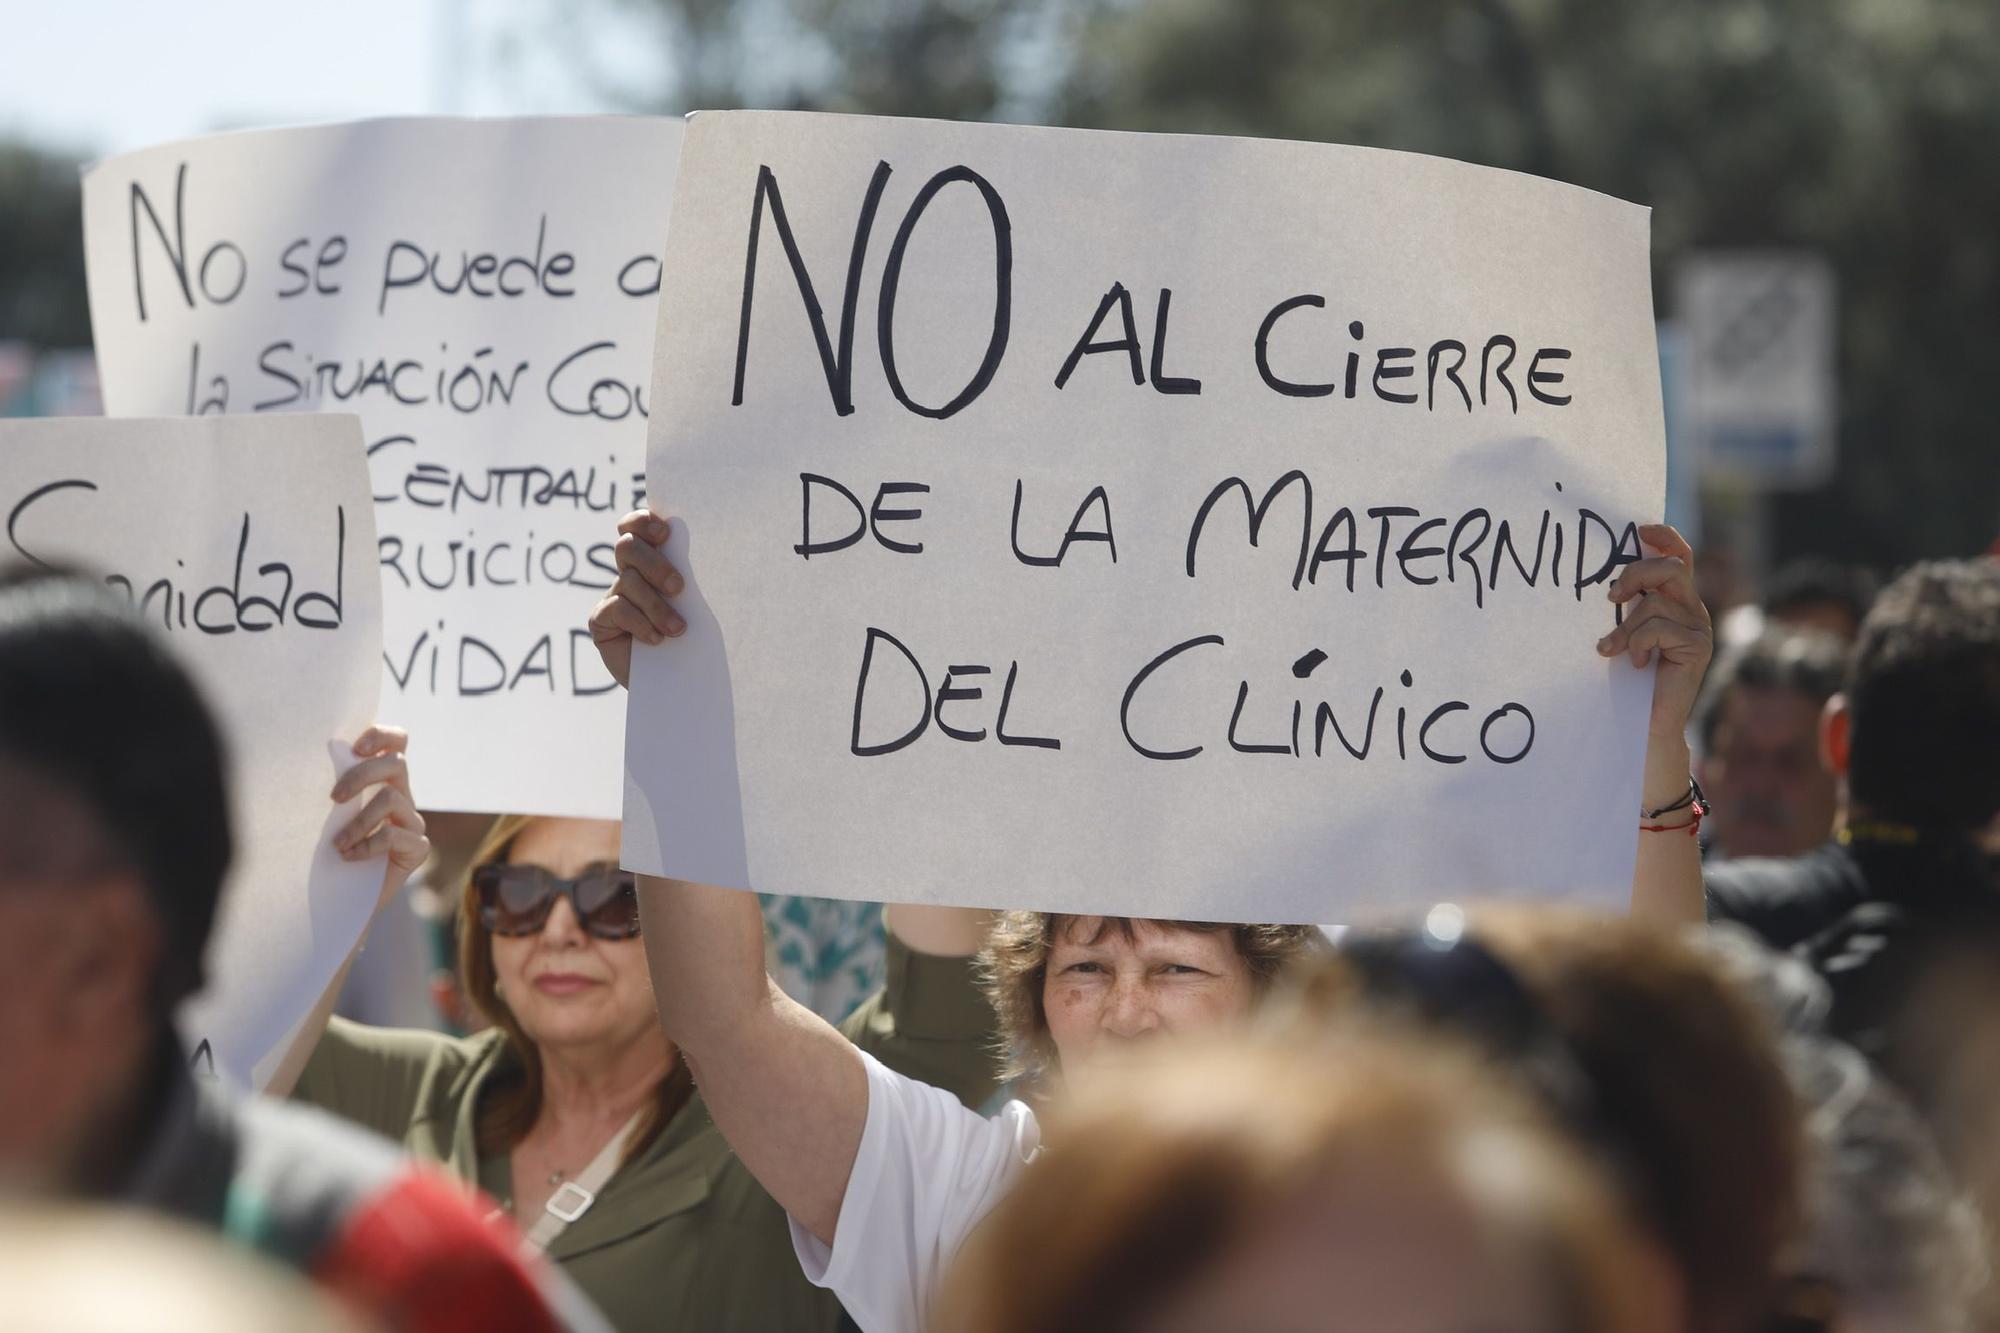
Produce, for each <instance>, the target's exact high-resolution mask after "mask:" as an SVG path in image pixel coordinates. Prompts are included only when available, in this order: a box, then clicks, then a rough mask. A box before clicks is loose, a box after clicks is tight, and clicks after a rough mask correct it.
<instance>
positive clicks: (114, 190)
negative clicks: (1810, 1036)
mask: <svg viewBox="0 0 2000 1333" xmlns="http://www.w3.org/2000/svg"><path fill="white" fill-rule="evenodd" d="M680 134H681V122H679V121H677V120H667V119H638V118H633V119H626V118H578V119H543V120H496V121H466V120H385V121H371V122H365V123H361V124H352V125H328V126H318V127H313V128H307V129H295V130H273V131H258V132H254V133H245V134H227V135H220V136H216V137H213V138H205V139H197V140H192V141H189V142H186V143H178V144H169V145H166V146H163V147H159V148H152V149H148V150H146V151H144V152H139V153H132V154H129V155H127V156H123V157H118V158H113V159H111V160H110V161H108V162H105V163H102V164H100V165H99V166H97V167H95V168H94V169H92V170H91V171H90V172H89V174H88V175H87V176H86V177H85V180H84V223H85V238H86V246H87V253H88V258H89V265H90V296H91V320H92V324H93V326H94V328H95V329H96V335H97V354H98V359H99V364H100V367H101V372H102V376H103V382H104V397H105V402H106V404H107V406H108V408H109V409H110V410H111V411H112V412H113V413H115V414H121V415H123V414H174V413H188V414H195V413H209V412H296V411H302V410H332V411H344V412H356V413H359V414H360V416H361V420H362V425H363V428H364V429H365V431H366V434H367V440H368V450H369V462H370V469H371V471H372V473H373V482H374V494H375V501H376V505H377V522H378V524H379V525H380V528H381V534H382V536H381V549H380V563H381V571H382V583H383V595H384V598H385V603H386V605H385V615H386V622H385V635H384V645H383V700H384V704H383V711H384V718H385V720H387V721H390V722H395V723H399V724H402V725H404V726H407V727H408V728H409V729H410V732H411V744H412V754H413V756H414V759H413V762H414V763H415V765H416V766H417V767H418V768H419V770H420V771H421V772H422V774H423V790H422V792H421V793H420V795H421V796H422V797H423V800H424V802H425V804H426V805H427V806H431V807H434V808H439V809H449V810H492V811H531V812H536V813H543V814H563V815H584V816H595V817H600V818H607V819H608V818H614V817H616V815H617V813H618V807H619V785H618V768H617V763H616V760H615V759H614V758H613V756H614V755H616V753H617V747H618V740H619V735H620V728H621V727H622V726H623V718H624V697H623V692H622V691H619V690H618V689H617V688H616V686H615V684H614V683H613V682H612V680H611V678H610V677H609V676H608V675H606V674H605V672H604V669H603V667H602V665H601V664H600V663H599V661H598V658H597V654H596V652H595V651H594V650H593V649H592V647H591V644H590V637H589V635H588V633H587V632H586V631H585V630H584V628H583V626H584V621H585V619H586V618H587V617H588V615H589V613H590V607H591V604H592V603H593V602H594V601H595V600H596V599H597V598H598V597H599V596H601V595H602V593H603V591H604V590H605V589H607V588H609V587H610V585H611V580H612V579H613V577H614V576H615V573H614V567H613V560H612V548H611V538H612V536H613V535H614V534H613V533H612V525H613V524H614V523H615V522H616V521H617V517H618V515H619V514H621V513H623V512H625V511H626V510H628V509H631V508H635V507H637V505H638V504H639V503H641V502H642V500H643V490H642V488H641V486H640V482H641V477H640V469H641V461H642V451H643V450H644V448H645V412H646V399H647V397H648V394H647V390H646V388H645V378H646V376H647V373H648V369H647V368H648V365H649V358H650V355H651V347H652V339H653V322H654V306H655V302H656V293H657V291H658V286H659V246H660V239H661V236H662V234H663V232H664V230H665V225H666V217H667V206H668V200H669V199H670V197H671V195H672V191H673V167H674V162H675V159H676V154H677V152H678V150H679V143H680Z"/></svg>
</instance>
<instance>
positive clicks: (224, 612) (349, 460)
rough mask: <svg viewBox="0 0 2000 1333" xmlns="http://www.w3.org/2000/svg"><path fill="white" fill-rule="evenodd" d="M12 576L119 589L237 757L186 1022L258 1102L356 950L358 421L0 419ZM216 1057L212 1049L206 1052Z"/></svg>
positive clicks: (370, 579) (363, 608)
mask: <svg viewBox="0 0 2000 1333" xmlns="http://www.w3.org/2000/svg"><path fill="white" fill-rule="evenodd" d="M0 505H4V512H5V513H6V515H7V518H8V523H7V528H6V547H5V553H4V554H5V557H6V559H7V560H8V561H10V562H13V561H36V562H43V563H52V564H62V565H70V566H75V567H80V568H84V569H89V570H91V571H94V572H98V573H102V574H104V575H105V576H107V577H108V578H112V579H114V580H116V581H117V582H116V586H118V587H120V588H122V589H124V590H126V591H128V592H129V593H130V594H131V595H132V597H133V600H134V602H135V603H136V604H137V605H138V606H139V607H140V609H141V610H142V612H143V613H144V616H145V618H146V619H147V620H148V621H149V622H150V623H151V624H152V625H153V626H154V627H155V629H156V630H158V631H159V632H161V633H163V634H164V635H165V636H166V638H167V642H168V643H169V644H170V645H171V647H172V648H173V650H174V651H175V653H176V654H177V655H178V656H179V658H180V660H181V661H182V662H183V663H185V664H186V665H187V667H188V668H189V670H190V672H191V673H192V674H193V676H194V678H195V682H196V684H197V686H198V687H199V688H200V689H201V692H202V695H203V697H204V698H205V699H206V700H207V701H208V705H209V708H210V709H211V711H212V712H213V714H214V715H215V718H216V721H217V723H218V725H219V726H220V727H221V728H222V731H223V735H224V740H225V743H226V746H227V750H228V756H229V760H230V775H229V776H230V793H231V805H232V807H233V810H232V813H233V822H234V831H235V840H236V855H235V861H234V864H233V866H232V868H231V871H230V876H229V883H228V885H227V887H226V888H225V890H224V893H223V899H222V903H221V907H220V910H219V911H218V914H217V917H216V924H215V932H214V935H213V938H212V939H211V941H210V944H209V950H208V959H207V975H208V987H207V989H206V990H205V991H204V992H203V993H202V994H200V995H198V996H196V997H195V998H194V999H193V1000H191V1001H190V1002H189V1004H188V1005H187V1007H186V1008H185V1009H184V1010H183V1012H182V1014H181V1016H180V1018H181V1029H182V1033H183V1035H184V1036H185V1038H186V1040H187V1043H188V1048H189V1051H190V1052H191V1053H192V1054H194V1056H195V1059H196V1062H197V1065H198V1066H205V1064H206V1063H207V1062H206V1061H204V1060H203V1058H202V1057H203V1055H204V1054H206V1055H207V1056H209V1057H210V1058H211V1059H212V1063H213V1066H214V1068H215V1069H216V1070H218V1071H220V1072H222V1073H225V1074H228V1075H230V1076H232V1077H234V1078H237V1079H240V1080H242V1081H244V1082H247V1083H250V1084H251V1085H253V1086H258V1087H261V1086H262V1085H263V1084H264V1083H265V1082H266V1081H267V1080H268V1079H269V1077H270V1075H271V1073H272V1072H273V1070H272V1067H273V1065H274V1063H275V1061H276V1059H277V1057H278V1056H279V1055H280V1054H282V1046H283V1043H284V1041H285V1039H286V1038H287V1037H288V1036H289V1035H290V1034H291V1033H292V1032H293V1031H294V1030H295V1029H296V1028H297V1026H298V1023H299V1020H300V1019H302V1018H303V1017H305V1015H306V1013H307V1012H308V1011H309V1010H310V1009H311V1008H312V1006H313V1004H314V1003H315V1002H317V1001H318V999H319V997H320V995H321V994H322V993H323V992H324V991H325V989H326V987H327V986H328V985H329V984H330V983H331V982H332V980H333V977H334V974H335V973H336V972H337V971H338V970H339V968H340V966H341V964H342V963H343V962H345V961H346V959H347V956H348V955H349V954H350V953H351V952H352V951H353V949H354V944H355V941H356V940H358V939H359V938H360V937H361V932H362V930H363V929H364V928H365V927H366V925H367V923H368V919H369V917H370V915H371V914H372V913H373V912H374V909H375V902H376V898H377V896H378V895H379V893H380V891H381V886H382V875H383V860H382V858H380V857H377V858H375V859H374V860H372V861H366V862H360V863H349V862H347V861H344V860H342V859H341V858H340V856H339V855H338V854H336V853H335V852H334V851H333V848H332V841H331V840H332V837H333V834H334V832H335V831H336V830H337V829H338V828H339V827H340V825H341V824H342V823H343V822H345V820H346V819H347V818H349V817H351V816H352V815H353V814H354V813H355V812H356V811H357V810H358V809H359V802H350V803H348V804H347V805H346V806H343V807H340V808H336V807H335V806H334V804H333V803H332V801H331V800H330V799H329V796H330V793H331V792H332V790H333V784H334V781H335V779H336V778H337V777H338V776H339V774H340V773H342V772H344V771H346V769H347V768H348V767H349V766H351V765H352V764H353V762H354V759H353V753H352V749H351V746H352V743H353V740H354V738H355V737H356V736H358V735H359V734H360V733H361V731H362V730H363V729H365V728H366V727H367V726H368V725H369V724H370V723H371V722H373V721H374V720H375V709H376V704H377V701H378V690H379V685H380V672H379V670H378V669H377V665H376V664H377V662H378V660H379V658H380V656H381V652H382V606H381V591H380V585H379V583H378V582H377V580H376V578H375V560H374V547H375V525H374V514H373V510H372V506H371V504H370V501H369V498H368V475H367V469H366V467H365V466H364V465H363V463H362V455H361V428H360V425H359V423H358V422H356V421H355V419H354V418H353V417H351V416H331V415H315V416H295V417H284V418H274V419H266V420H251V419H244V418H212V419H209V420H200V421H195V420H183V419H173V420H125V421H114V420H107V419H103V418H91V417H62V418H52V419H49V420H39V421H0ZM204 1042H206V1043H207V1047H208V1049H207V1051H206V1052H205V1053H204V1052H203V1051H202V1050H201V1046H202V1043H204Z"/></svg>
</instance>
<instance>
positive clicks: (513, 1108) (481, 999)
mask: <svg viewBox="0 0 2000 1333" xmlns="http://www.w3.org/2000/svg"><path fill="white" fill-rule="evenodd" d="M534 821H535V816H533V815H504V816H502V817H501V818H499V819H496V820H494V821H493V827H492V828H491V829H489V830H487V833H486V836H485V837H484V838H483V839H481V840H480V843H479V848H478V850H477V851H475V852H474V853H473V854H472V860H471V862H470V863H469V864H468V865H467V866H466V868H465V873H464V875H463V876H462V877H461V878H460V880H459V885H458V976H459V984H460V985H462V986H463V987H464V988H465V995H466V998H467V999H469V1000H471V1001H472V1004H473V1007H474V1008H476V1009H478V1010H479V1012H480V1013H481V1014H484V1015H485V1016H486V1020H487V1022H489V1023H491V1024H492V1025H493V1026H494V1027H495V1028H498V1029H499V1030H500V1032H501V1034H502V1036H503V1037H504V1038H505V1040H506V1042H507V1045H508V1047H509V1049H510V1050H511V1051H512V1053H513V1056H514V1065H515V1069H514V1071H513V1077H511V1078H503V1079H496V1080H494V1081H493V1082H491V1083H489V1084H488V1085H487V1089H486V1091H485V1093H484V1095H483V1096H482V1097H481V1099H480V1104H479V1106H478V1108H477V1111H476V1113H475V1119H474V1123H473V1134H474V1138H475V1139H476V1141H477V1143H478V1147H479V1151H480V1152H481V1153H485V1154H487V1155H497V1154H499V1153H503V1152H507V1151H510V1150H511V1149H512V1148H513V1147H514V1145H515V1144H517V1143H519V1142H520V1141H521V1140H522V1139H524V1138H526V1137H527V1135H528V1131H529V1130H531V1129H533V1128H534V1127H535V1119H536V1117H538V1116H540V1115H541V1113H542V1055H541V1051H540V1050H539V1049H538V1048H537V1047H536V1045H535V1041H534V1038H532V1037H530V1036H529V1035H528V1034H527V1032H526V1031H525V1030H524V1029H523V1028H522V1027H521V1020H520V1019H518V1018H516V1017H514V1011H513V1010H512V1009H510V1008H508V1007H507V999H506V997H505V996H503V995H501V994H500V987H499V980H500V978H499V974H498V972H497V971H496V970H495V969H494V966H493V933H492V932H491V931H489V930H487V929H486V926H485V923H483V922H482V921H481V920H480V919H479V894H478V891H477V890H476V889H474V888H473V886H472V873H473V871H475V870H477V869H478V868H479V867H480V866H483V865H492V864H493V863H495V862H503V861H506V860H507V858H508V856H509V854H510V853H511V852H512V851H513V847H514V840H515V839H517V838H519V837H520V836H521V831H522V830H523V829H525V828H527V827H528V825H530V824H532V823H534ZM634 942H635V943H636V941H634ZM693 1095H694V1075H693V1074H692V1073H690V1072H689V1070H688V1067H687V1062H686V1061H685V1060H678V1059H677V1060H675V1061H674V1063H673V1068H672V1070H671V1071H669V1072H668V1074H667V1076H666V1077H665V1078H663V1079H661V1080H660V1086H659V1090H658V1095H657V1097H656V1098H655V1099H654V1102H653V1108H652V1112H651V1114H650V1115H649V1116H648V1117H647V1119H646V1120H645V1121H644V1122H643V1123H642V1124H641V1125H640V1126H639V1132H638V1133H636V1134H634V1135H633V1136H632V1141H631V1143H630V1144H628V1145H627V1146H626V1149H625V1158H624V1162H620V1163H619V1165H620V1166H623V1165H624V1163H625V1162H630V1161H634V1160H636V1159H637V1158H639V1157H640V1156H642V1155H644V1153H645V1152H646V1150H647V1149H648V1148H650V1147H652V1145H653V1142H654V1140H656V1139H658V1138H659V1137H660V1134H661V1132H662V1131H664V1130H665V1129H666V1127H667V1123H668V1122H669V1121H671V1120H672V1119H673V1118H674V1115H675V1114H676V1113H677V1112H678V1111H679V1110H680V1109H681V1107H683V1106H684V1105H686V1104H687V1101H688V1098H690V1097H692V1096H693Z"/></svg>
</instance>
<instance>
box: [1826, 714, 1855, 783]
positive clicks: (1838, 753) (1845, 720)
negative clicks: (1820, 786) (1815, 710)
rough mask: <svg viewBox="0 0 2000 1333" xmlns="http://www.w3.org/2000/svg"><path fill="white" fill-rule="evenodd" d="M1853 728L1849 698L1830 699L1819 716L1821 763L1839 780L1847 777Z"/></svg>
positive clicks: (1852, 715)
mask: <svg viewBox="0 0 2000 1333" xmlns="http://www.w3.org/2000/svg"><path fill="white" fill-rule="evenodd" d="M1853 727H1854V714H1853V712H1852V711H1851V710H1850V709H1849V708H1848V706H1847V696H1846V695H1844V694H1836V695H1834V696H1833V697H1832V698H1831V699H1828V700H1827V701H1826V707H1825V708H1823V709H1821V710H1820V714H1819V761H1820V763H1821V764H1823V765H1825V767H1826V771H1827V772H1829V773H1831V774H1833V775H1834V776H1835V777H1837V778H1844V777H1846V776H1847V763H1848V759H1849V757H1850V749H1851V747H1852V744H1853V736H1852V731H1853Z"/></svg>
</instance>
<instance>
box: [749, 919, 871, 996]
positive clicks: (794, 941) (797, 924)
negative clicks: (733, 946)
mask: <svg viewBox="0 0 2000 1333" xmlns="http://www.w3.org/2000/svg"><path fill="white" fill-rule="evenodd" d="M758 896H759V898H761V899H762V901H763V904H764V938H765V953H766V956H767V958H768V961H769V964H770V971H771V975H772V977H774V978H776V980H777V982H778V984H779V985H780V986H782V987H783V988H784V990H785V994H787V995H789V996H791V997H792V998H793V999H795V1000H797V1001H798V1002H799V1003H800V1004H803V1005H805V1006H806V1007H807V1008H808V1009H811V1010H812V1011H813V1012H814V1013H816V1014H818V1015H819V1016H820V1017H822V1018H824V1019H825V1020H826V1021H827V1022H829V1023H838V1022H840V1021H841V1020H842V1019H843V1018H846V1017H847V1016H848V1015H849V1014H851V1013H853V1012H854V1009H855V1006H857V1005H859V1004H860V1003H861V1002H862V1001H863V1000H865V999H867V998H868V997H869V995H871V994H873V993H874V991H875V989H876V988H877V987H879V986H880V985H881V984H882V971H883V956H884V955H883V950H884V947H885V944H884V940H883V935H882V904H880V903H850V902H840V901H837V900H835V899H832V898H781V897H777V896H774V895H771V894H759V895H758Z"/></svg>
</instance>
